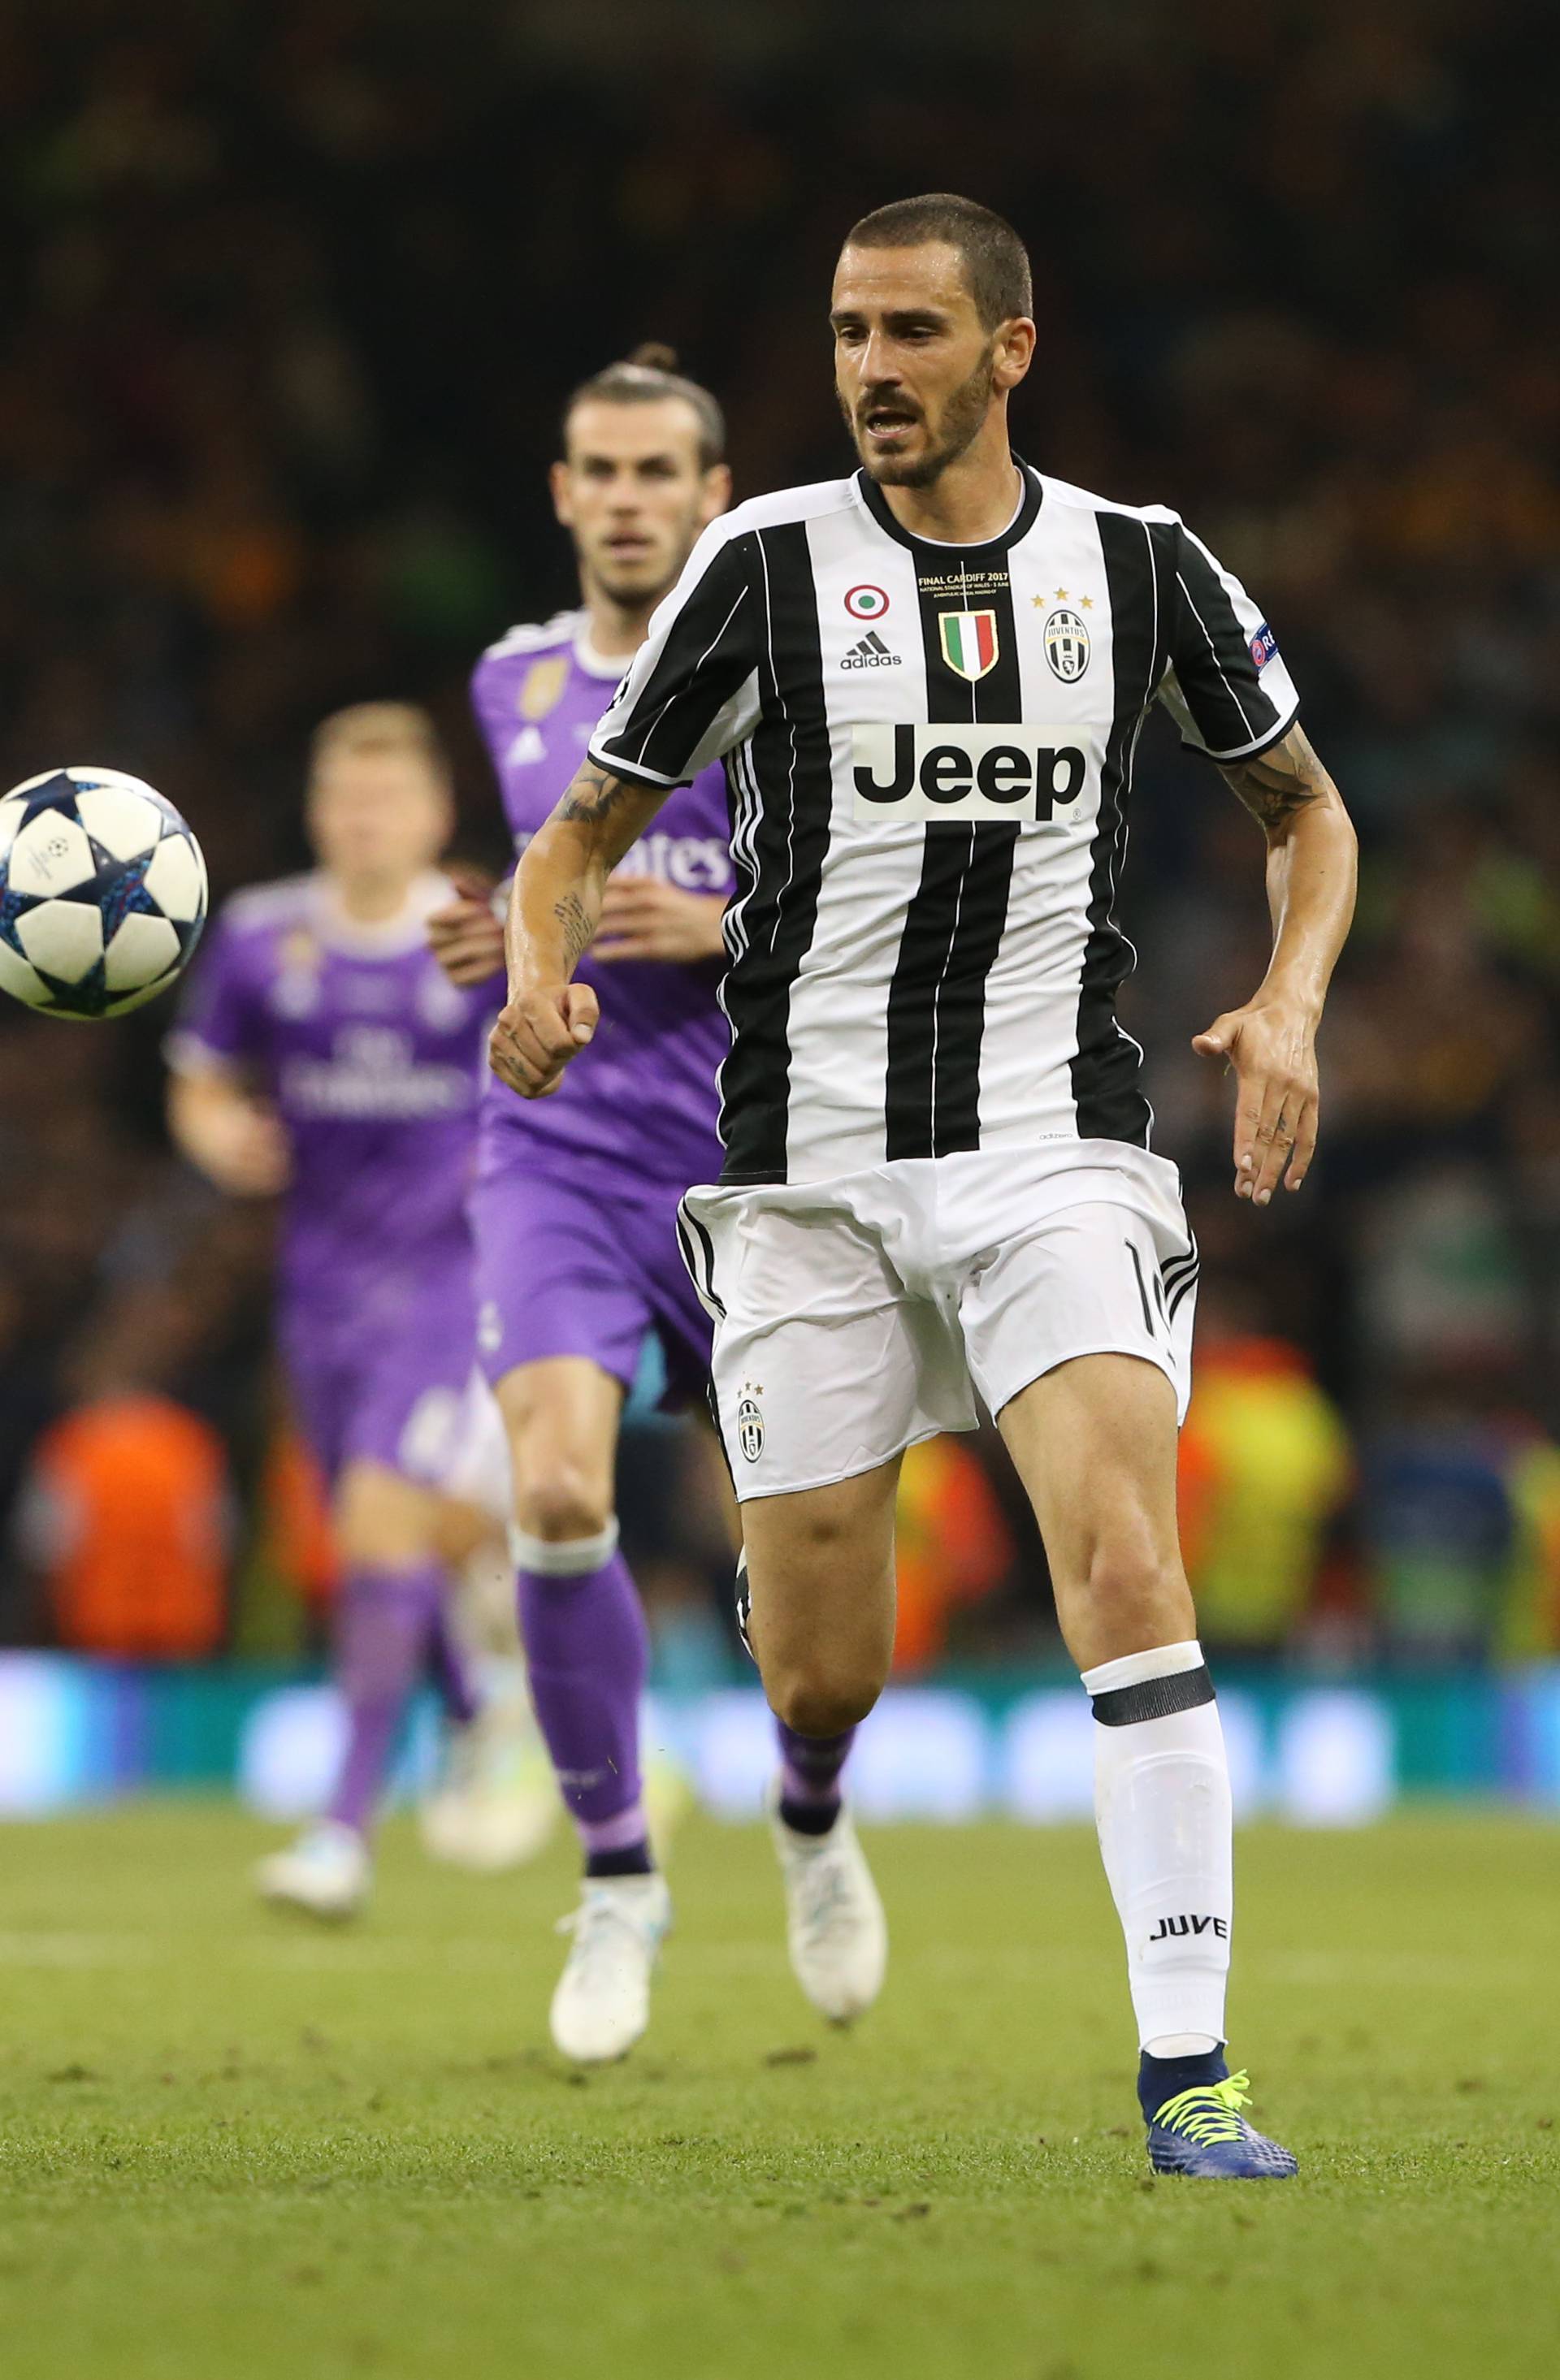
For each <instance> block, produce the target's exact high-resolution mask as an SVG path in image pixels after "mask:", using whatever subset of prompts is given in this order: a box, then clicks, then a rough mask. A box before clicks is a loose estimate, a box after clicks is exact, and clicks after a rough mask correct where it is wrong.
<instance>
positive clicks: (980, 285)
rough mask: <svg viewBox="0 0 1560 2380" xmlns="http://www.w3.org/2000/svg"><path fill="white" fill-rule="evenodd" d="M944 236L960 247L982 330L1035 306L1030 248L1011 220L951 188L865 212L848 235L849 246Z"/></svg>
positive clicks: (901, 244) (908, 243) (908, 244)
mask: <svg viewBox="0 0 1560 2380" xmlns="http://www.w3.org/2000/svg"><path fill="white" fill-rule="evenodd" d="M932 240H945V241H946V242H947V245H948V246H949V247H950V248H956V249H957V250H958V253H959V257H960V260H961V261H962V262H963V265H964V277H965V280H966V282H967V283H968V284H969V294H970V296H971V297H973V299H974V300H975V311H976V312H977V314H979V316H980V318H981V329H982V330H984V331H994V330H995V328H996V326H997V324H998V323H999V322H1011V321H1012V320H1013V319H1014V317H1015V316H1017V315H1023V316H1026V317H1027V316H1028V315H1029V314H1030V313H1031V312H1032V310H1033V308H1034V284H1033V282H1032V280H1031V278H1030V255H1029V250H1028V249H1027V248H1026V247H1025V246H1024V243H1023V241H1022V240H1021V239H1020V238H1019V237H1018V233H1017V232H1016V231H1015V230H1014V228H1013V226H1012V225H1011V224H1010V223H1008V222H1006V221H1005V219H1004V218H1003V217H1002V216H1001V215H998V214H993V212H992V211H991V209H990V207H982V206H980V205H978V204H977V203H976V201H975V200H973V199H961V198H957V197H956V196H955V194H954V193H953V192H952V191H951V190H932V191H931V192H929V193H928V195H927V196H926V197H925V198H920V199H896V200H894V201H893V203H892V205H890V206H886V207H878V208H876V209H875V210H874V211H873V212H872V213H871V214H870V215H863V216H862V218H861V220H860V222H859V224H853V225H852V226H851V228H850V230H849V231H848V232H847V235H846V240H845V245H846V247H847V248H921V247H924V246H926V245H927V244H928V243H929V242H930V241H932Z"/></svg>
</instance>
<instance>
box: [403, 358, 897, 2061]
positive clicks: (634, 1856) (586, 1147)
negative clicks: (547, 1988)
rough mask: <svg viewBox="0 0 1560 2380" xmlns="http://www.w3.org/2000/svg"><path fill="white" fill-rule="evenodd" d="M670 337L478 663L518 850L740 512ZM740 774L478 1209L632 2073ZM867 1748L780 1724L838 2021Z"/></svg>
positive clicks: (485, 1361)
mask: <svg viewBox="0 0 1560 2380" xmlns="http://www.w3.org/2000/svg"><path fill="white" fill-rule="evenodd" d="M675 360H676V359H675V358H673V357H672V356H671V355H670V354H669V352H667V351H666V350H664V349H641V350H640V352H639V354H638V356H637V357H636V358H635V359H633V360H632V361H630V362H628V363H625V364H616V365H613V366H611V367H610V368H609V369H608V370H604V371H603V372H601V373H599V374H598V375H597V376H596V377H595V378H594V379H593V380H591V381H588V382H586V383H585V384H584V385H583V386H582V387H581V388H579V389H578V390H577V391H576V393H575V395H574V396H573V397H572V399H571V400H570V402H569V405H568V407H567V412H566V416H565V420H564V455H563V458H562V460H560V461H559V462H557V463H555V465H554V467H553V478H552V487H553V496H554V502H555V507H556V510H557V515H558V518H559V519H560V521H562V523H563V524H564V526H565V527H566V528H567V529H568V530H569V531H570V533H571V535H572V537H573V540H574V544H575V549H576V553H577V554H578V556H579V571H580V579H581V585H582V590H583V595H584V601H583V604H582V606H581V608H580V609H579V611H577V612H567V613H560V614H559V615H558V616H557V617H556V618H555V619H553V620H550V621H549V622H547V623H546V624H545V625H542V626H538V627H523V628H517V629H515V630H513V631H512V632H511V633H510V634H509V635H508V636H507V637H504V638H503V639H502V640H501V641H500V642H499V643H498V644H496V645H494V646H493V647H492V648H491V649H490V650H489V651H488V652H487V653H486V654H484V656H483V658H482V660H481V662H480V663H479V665H478V668H477V672H476V675H475V679H474V682H473V689H472V692H473V701H474V704H475V707H476V711H477V716H478V719H479V722H480V723H481V728H482V732H483V734H484V735H485V737H486V739H487V743H488V747H489V750H490V751H491V753H492V755H493V759H494V767H495V769H496V770H497V772H498V777H499V783H500V785H501V787H502V791H503V795H504V804H505V809H506V814H507V817H508V820H509V825H510V827H511V829H512V831H513V833H514V838H515V846H516V850H517V852H523V851H524V849H525V847H526V844H528V842H529V841H530V836H531V835H532V834H533V833H534V832H535V831H536V830H537V828H539V827H540V826H541V825H542V823H543V821H544V820H546V818H547V817H548V815H549V813H550V812H551V810H552V808H553V807H554V804H555V801H556V799H557V795H558V791H559V788H560V786H561V785H562V784H563V783H566V782H567V779H568V778H569V777H570V776H571V775H572V773H573V771H574V770H575V769H576V768H577V766H578V765H579V760H580V759H581V758H582V757H583V754H584V752H585V748H586V746H587V743H588V741H589V738H590V736H591V733H592V732H593V730H594V728H595V725H596V722H597V721H598V719H599V717H600V716H601V713H602V712H603V710H604V709H605V707H606V704H607V702H608V701H609V699H610V698H611V695H612V691H613V688H614V687H615V685H616V683H617V681H618V679H619V678H620V677H621V676H622V674H623V672H624V671H625V670H626V669H627V668H628V663H629V662H630V661H631V660H632V658H633V655H634V653H635V652H636V651H637V650H638V649H639V647H640V644H641V643H642V642H643V640H644V637H645V634H646V630H647V628H648V625H649V622H650V616H651V613H652V611H653V609H654V607H655V605H656V604H657V603H658V602H659V601H660V600H661V598H662V596H663V595H664V594H665V592H666V591H667V589H669V588H670V587H672V586H673V585H674V583H675V582H676V578H677V576H678V574H679V572H680V571H681V569H682V567H683V565H684V564H685V562H686V561H687V559H688V555H689V552H690V551H691V549H692V546H693V543H694V540H696V538H697V537H698V536H699V534H700V532H701V530H702V529H703V528H705V526H706V525H707V524H708V523H709V522H710V521H711V520H713V518H714V517H715V516H716V515H717V514H719V513H720V512H721V511H722V510H723V509H724V507H725V504H726V502H727V501H728V498H729V495H730V474H729V472H728V471H727V469H726V467H725V461H724V459H723V455H724V446H725V428H724V424H723V422H722V419H721V415H720V410H719V408H718V407H717V406H716V405H715V403H714V400H713V398H712V397H711V396H710V395H709V394H708V393H707V391H705V390H704V389H702V388H701V387H699V386H698V385H697V384H696V383H693V382H691V381H688V380H685V379H682V378H680V377H679V376H678V375H677V374H676V371H675V369H674V366H675ZM729 839H730V826H729V813H728V807H727V798H726V789H725V777H724V774H723V771H721V770H720V769H719V768H714V769H707V770H705V771H703V772H702V773H701V775H699V776H696V777H695V779H694V781H693V783H691V784H690V785H689V786H687V787H685V788H683V789H682V790H680V791H678V792H676V793H675V794H674V795H672V796H671V797H670V799H669V800H668V801H667V802H666V804H665V807H664V809H663V810H662V812H661V815H660V817H659V819H658V820H657V822H656V832H655V833H654V834H653V835H651V836H649V837H647V838H645V839H644V840H643V841H642V842H640V844H637V845H636V846H635V849H634V852H633V854H632V856H631V857H630V859H629V861H628V864H627V865H626V866H625V867H624V868H620V869H619V870H618V872H617V874H616V875H615V877H614V879H613V881H612V883H611V884H610V885H609V887H608V888H607V893H606V903H605V908H604V912H603V919H602V927H601V931H600V933H599V935H598V937H597V940H596V941H595V943H594V946H593V948H592V950H591V954H590V956H589V957H588V958H587V959H586V961H585V963H584V967H583V969H582V974H583V976H584V977H586V978H590V977H591V976H592V975H594V976H595V978H596V979H597V980H600V979H601V975H602V973H603V972H604V971H605V970H608V969H610V971H611V974H612V977H613V985H614V997H613V999H612V1001H611V1002H610V1003H606V1002H603V1025H602V1028H601V1030H600V1032H599V1033H598V1034H597V1036H596V1038H595V1040H594V1042H593V1045H592V1046H591V1049H590V1050H589V1051H587V1052H586V1053H584V1054H583V1055H582V1056H581V1058H580V1059H579V1062H578V1063H577V1064H576V1065H575V1066H573V1067H572V1068H571V1069H570V1071H569V1074H568V1077H567V1081H566V1082H564V1083H563V1085H562V1086H561V1087H560V1090H559V1094H558V1096H557V1097H556V1098H555V1099H551V1100H549V1101H547V1102H546V1103H545V1104H543V1105H541V1106H536V1105H528V1104H527V1103H525V1102H524V1101H522V1100H520V1099H518V1098H517V1097H516V1096H515V1094H514V1093H513V1092H512V1091H510V1090H509V1089H507V1088H506V1087H505V1086H503V1085H502V1084H500V1083H498V1082H497V1081H494V1082H493V1083H491V1084H490V1086H489V1088H488V1092H487V1096H486V1098H485V1099H484V1102H483V1108H482V1118H481V1135H480V1154H479V1160H478V1169H477V1180H476V1187H475V1190H474V1193H473V1198H472V1208H471V1212H472V1219H473V1221H474V1224H475V1227H476V1234H477V1273H478V1289H479V1300H480V1305H479V1321H478V1347H479V1350H480V1356H481V1365H482V1367H483V1369H484V1371H485V1372H486V1374H487V1377H488V1378H489V1379H490V1380H491V1381H492V1382H493V1384H494V1391H495V1394H496V1396H497V1399H498V1403H499V1405H500V1407H501V1409H502V1411H503V1415H504V1419H505V1424H506V1431H507V1435H508V1439H509V1448H510V1456H511V1463H512V1469H513V1477H514V1496H515V1528H514V1531H513V1543H514V1549H515V1558H516V1563H517V1567H518V1573H519V1606H520V1620H521V1633H522V1635H523V1636H524V1639H525V1644H526V1650H527V1657H528V1660H529V1663H530V1682H531V1692H532V1695H533V1698H534V1701H535V1706H536V1713H537V1718H538V1720H539V1721H540V1724H541V1727H542V1734H543V1735H544V1737H545V1738H546V1740H547V1743H548V1747H549V1749H550V1751H551V1753H552V1755H553V1760H554V1765H555V1767H556V1769H557V1772H558V1778H559V1782H560V1784H561V1785H562V1788H563V1791H564V1797H565V1800H566V1802H567V1804H568V1806H569V1808H570V1810H571V1811H572V1812H573V1814H574V1816H575V1819H576V1823H577V1825H578V1827H579V1833H580V1837H581V1840H582V1844H583V1848H584V1852H585V1882H584V1888H583V1894H582V1899H581V1903H580V1908H579V1913H578V1915H577V1917H576V1918H575V1919H574V1921H573V1927H574V1941H573V1947H572V1949H571V1951H570V1954H569V1958H568V1961H567V1965H566V1967H565V1970H564V1973H563V1977H562V1979H561V1981H560V1983H559V1985H558V1988H557V1991H556V1993H555V1998H554V2001H553V2010H552V2027H553V2035H554V2039H555V2042H556V2043H557V2046H559V2048H560V2049H562V2050H563V2051H564V2052H565V2053H566V2055H567V2056H570V2057H573V2058H580V2059H586V2060H591V2059H602V2058H616V2057H620V2056H622V2054H623V2053H624V2051H625V2050H627V2049H628V2048H629V2047H630V2046H631V2045H632V2044H633V2043H634V2041H636V2040H637V2039H638V2038H639V2036H640V2034H641V2033H642V2032H643V2030H644V2028H645V2025H646V2023H647V2022H648V2019H649V2010H650V1978H651V1973H652V1968H653V1965H654V1961H655V1956H656V1952H657V1949H658V1948H659V1945H660V1942H661V1939H662V1937H663V1936H664V1932H665V1930H666V1926H667V1924H668V1922H669V1917H670V1903H669V1900H668V1896H667V1892H666V1888H665V1885H664V1881H663V1879H662V1877H661V1876H660V1875H659V1874H658V1873H657V1872H656V1871H655V1869H654V1866H653V1864H652V1857H651V1853H650V1849H649V1844H648V1840H647V1836H646V1828H645V1818H644V1811H643V1807H642V1803H641V1800H640V1765H639V1741H638V1736H639V1724H638V1721H639V1703H640V1693H641V1690H642V1688H643V1684H644V1678H645V1670H646V1636H645V1626H644V1619H643V1614H642V1612H641V1610H640V1601H639V1597H638V1595H637V1594H636V1592H635V1589H634V1585H633V1582H632V1580H631V1579H630V1577H629V1575H628V1570H627V1568H626V1566H625V1564H624V1561H623V1559H622V1556H621V1554H620V1553H619V1552H618V1550H617V1524H616V1521H615V1517H614V1511H613V1507H614V1468H615V1454H616V1444H617V1430H618V1420H619V1415H620V1413H621V1411H622V1406H623V1401H624V1397H625V1394H626V1393H627V1391H628V1389H629V1388H630V1386H631V1385H632V1382H633V1380H634V1377H635V1373H636V1370H637V1368H638V1365H639V1361H640V1354H641V1351H642V1349H643V1346H644V1343H645V1341H646V1338H647V1336H648V1335H649V1334H650V1333H652V1332H653V1333H654V1334H655V1336H656V1337H657V1338H658V1340H659V1342H660V1345H661V1349H662V1352H663V1354H664V1361H665V1368H666V1375H667V1380H668V1394H669V1396H670V1397H671V1398H672V1399H673V1400H674V1401H675V1400H676V1399H677V1398H678V1397H679V1396H680V1397H681V1398H683V1399H687V1398H689V1397H691V1396H694V1395H701V1394H702V1392H703V1390H704V1388H705V1385H706V1382H707V1378H708V1372H709V1355H710V1325H709V1321H708V1318H707V1317H706V1315H705V1314H704V1311H703V1309H702V1307H701V1305H700V1302H699V1300H698V1297H697V1296H696V1294H695V1293H694V1292H693V1289H692V1287H691V1284H690V1282H689V1274H688V1270H687V1268H686V1266H685V1264H684V1261H683V1257H682V1256H681V1254H680V1253H679V1250H678V1245H677V1236H676V1233H677V1226H676V1206H677V1201H678V1199H679V1198H680V1197H681V1196H682V1194H683V1193H684V1192H685V1191H686V1190H687V1189H688V1187H689V1184H691V1183H694V1182H699V1181H704V1180H707V1179H710V1178H711V1177H712V1172H718V1171H719V1166H720V1147H719V1143H718V1140H717V1137H716V1116H717V1112H718V1107H719V1099H718V1094H717V1088H716V1076H717V1073H718V1070H719V1067H720V1064H721V1062H722V1060H723V1058H724V1057H725V1051H726V1048H727V1044H728V1033H727V1028H726V1025H725V1018H724V1017H723V1015H722V1014H721V1013H720V1009H719V1006H718V1002H717V991H718V986H719V982H720V977H721V975H722V972H723V970H724V965H725V943H724V940H723V933H722V919H723V916H724V913H725V905H726V901H727V898H728V895H729V893H730V892H731V889H732V881H733V878H732V868H731V860H730V855H729ZM432 932H433V946H434V948H435V950H436V951H437V952H438V953H439V954H440V956H441V958H442V959H443V961H444V963H445V966H446V967H447V969H448V970H449V972H450V974H451V976H452V977H453V978H454V980H455V981H457V983H460V984H463V985H466V984H476V983H482V984H487V983H489V982H490V981H495V979H496V978H497V977H499V976H500V975H501V972H502V969H503V965H504V945H503V937H502V929H501V928H500V927H499V925H498V923H497V921H496V919H495V917H494V913H493V910H492V908H491V907H490V906H489V905H488V904H486V903H485V902H482V901H480V900H478V899H476V898H475V897H471V898H463V899H461V900H459V901H457V902H455V903H453V904H452V905H449V906H448V907H447V908H446V909H445V910H443V911H441V912H440V913H439V914H438V915H437V916H436V917H434V918H433V925H432ZM853 1732H854V1730H847V1731H846V1732H845V1733H844V1734H842V1735H840V1736H837V1737H835V1738H832V1739H830V1740H829V1741H828V1742H826V1743H820V1742H818V1741H816V1740H810V1739H805V1738H801V1737H797V1736H793V1735H791V1734H790V1732H789V1730H786V1729H781V1730H780V1736H781V1745H780V1750H781V1785H780V1794H779V1800H778V1806H777V1810H776V1813H775V1828H774V1832H775V1839H776V1843H777V1846H778V1849H779V1852H780V1856H781V1863H782V1868H783V1871H784V1874H785V1878H786V1897H787V1904H788V1913H789V1931H790V1945H791V1956H792V1963H793V1965H794V1967H795V1969H796V1973H797V1975H798V1980H799V1982H800V1983H801V1985H802V1987H803V1989H804V1990H805V1991H806V1992H807V1994H808V1997H809V1998H810V1999H811V2000H812V2001H813V2003H814V2005H815V2006H816V2007H818V2008H819V2009H820V2010H823V2013H824V2014H825V2015H828V2016H830V2017H833V2018H835V2019H836V2020H845V2019H848V2018H850V2017H852V2016H855V2015H858V2014H859V2012H860V2011H861V2010H863V2009H865V2008H866V2007H867V2006H869V2005H870V2003H871V2000H872V1999H873V1998H875V1997H876V1995H877V1992H878V1990H879V1988H880V1986H881V1984H882V1979H883V1972H884V1958H885V1954H886V1938H885V1935H884V1923H883V1913H882V1908H881V1904H880V1903H879V1901H878V1899H877V1895H876V1892H875V1890H874V1889H873V1887H872V1883H871V1876H870V1875H869V1873H868V1871H867V1868H866V1864H865V1862H864V1860H863V1859H862V1856H861V1853H860V1850H859V1846H858V1844H857V1842H856V1839H855V1835H854V1832H853V1830H852V1828H851V1826H850V1822H849V1819H848V1818H847V1816H845V1815H843V1814H842V1811H841V1804H840V1794H839V1781H838V1780H839V1774H840V1770H841V1768H842V1767H843V1765H844V1761H845V1757H846V1754H847V1750H848V1748H849V1744H850V1741H851V1735H852V1734H853Z"/></svg>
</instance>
